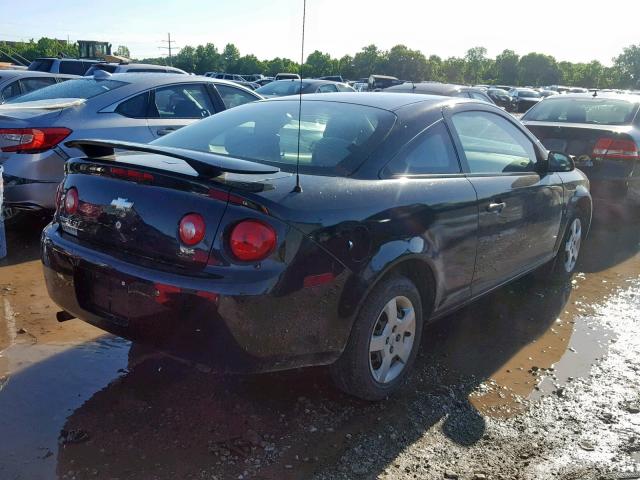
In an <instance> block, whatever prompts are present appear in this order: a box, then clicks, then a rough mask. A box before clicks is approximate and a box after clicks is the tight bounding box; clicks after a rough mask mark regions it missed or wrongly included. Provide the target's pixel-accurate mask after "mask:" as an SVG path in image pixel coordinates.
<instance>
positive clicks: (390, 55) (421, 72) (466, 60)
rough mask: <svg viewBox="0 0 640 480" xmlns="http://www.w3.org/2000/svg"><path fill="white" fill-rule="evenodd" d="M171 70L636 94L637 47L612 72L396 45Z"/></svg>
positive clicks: (202, 61) (222, 54)
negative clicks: (351, 52) (380, 77)
mask: <svg viewBox="0 0 640 480" xmlns="http://www.w3.org/2000/svg"><path fill="white" fill-rule="evenodd" d="M144 61H145V62H150V63H164V62H166V61H167V60H166V58H146V59H144ZM172 61H173V65H174V66H176V67H178V68H182V69H183V70H186V71H188V72H195V73H199V74H202V73H204V72H208V71H213V72H228V73H237V74H240V75H245V74H252V73H263V74H264V75H267V76H273V75H276V74H277V73H279V72H290V73H300V74H301V75H302V76H303V77H320V76H324V75H342V76H343V77H344V78H348V79H352V80H356V79H359V78H365V77H368V76H369V75H371V74H372V73H375V74H380V75H393V76H395V77H398V78H400V79H402V80H412V81H416V82H419V81H423V80H431V81H440V82H450V83H461V84H480V83H483V84H496V85H532V86H541V85H554V84H560V85H570V86H574V85H575V86H583V87H591V88H640V45H632V46H630V47H628V48H625V49H624V50H623V52H622V53H621V54H620V55H618V56H617V57H615V58H614V59H613V65H612V66H610V67H609V66H605V65H603V64H602V63H600V62H599V61H597V60H593V61H591V62H589V63H574V62H567V61H561V62H558V61H557V60H556V59H555V58H554V57H553V56H551V55H545V54H542V53H537V52H531V53H528V54H526V55H523V56H519V55H518V54H516V53H515V52H514V51H513V50H504V51H503V52H502V53H500V54H499V55H497V56H496V57H495V58H490V57H488V56H487V50H486V49H485V48H484V47H474V48H471V49H469V50H468V51H467V53H466V55H465V56H464V57H448V58H444V59H443V58H441V57H439V56H438V55H431V56H429V57H427V56H426V55H424V54H423V53H422V52H420V51H419V50H412V49H410V48H408V47H406V46H405V45H396V46H394V47H393V48H391V49H390V50H380V49H379V48H378V47H377V46H375V45H368V46H366V47H364V48H363V49H362V50H360V51H359V52H357V53H356V54H355V55H353V56H351V55H345V56H343V57H341V58H333V57H332V56H331V55H329V54H328V53H323V52H321V51H319V50H316V51H314V52H312V53H311V54H309V56H307V58H306V61H305V63H304V64H302V66H300V64H299V63H297V62H295V61H294V60H291V59H288V58H280V57H277V58H274V59H272V60H259V59H258V58H257V57H256V56H255V55H244V56H241V55H240V52H239V50H238V49H237V48H236V46H235V45H233V44H227V45H226V46H225V47H224V49H223V50H221V51H219V50H218V49H217V48H216V46H215V45H214V44H212V43H208V44H206V45H199V46H197V47H195V48H194V47H184V48H183V49H181V50H180V52H179V53H178V54H177V55H175V56H174V57H173V59H172Z"/></svg>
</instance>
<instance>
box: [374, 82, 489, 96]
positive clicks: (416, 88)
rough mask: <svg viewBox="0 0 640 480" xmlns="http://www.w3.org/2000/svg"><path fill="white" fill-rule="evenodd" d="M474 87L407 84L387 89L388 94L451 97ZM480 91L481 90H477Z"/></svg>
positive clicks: (429, 83)
mask: <svg viewBox="0 0 640 480" xmlns="http://www.w3.org/2000/svg"><path fill="white" fill-rule="evenodd" d="M471 88H472V87H465V86H464V85H456V84H453V83H439V82H420V83H413V82H405V83H403V84H400V85H394V86H393V87H389V88H385V91H388V92H409V93H410V92H414V93H428V94H433V95H444V96H449V95H451V94H453V93H457V92H459V91H461V90H462V89H471ZM477 90H479V89H477Z"/></svg>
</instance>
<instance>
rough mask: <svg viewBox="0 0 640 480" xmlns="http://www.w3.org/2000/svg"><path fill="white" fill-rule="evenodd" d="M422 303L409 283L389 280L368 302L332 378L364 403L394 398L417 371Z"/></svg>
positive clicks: (393, 279)
mask: <svg viewBox="0 0 640 480" xmlns="http://www.w3.org/2000/svg"><path fill="white" fill-rule="evenodd" d="M422 324H423V321H422V303H421V301H420V294H419V292H418V290H417V288H416V287H415V285H414V284H413V283H412V282H411V281H410V280H408V279H407V278H404V277H394V278H390V279H387V280H384V281H383V282H382V283H381V284H379V285H378V286H376V287H375V288H374V289H373V290H372V291H371V293H370V294H369V295H368V297H367V298H366V299H365V302H364V306H363V307H362V309H361V311H360V313H359V315H358V317H357V318H356V321H355V323H354V325H353V328H352V331H351V336H350V337H349V341H348V342H347V346H346V348H345V350H344V352H343V354H342V356H341V357H340V359H339V360H338V361H337V362H336V363H335V364H333V365H332V366H331V375H332V378H333V380H334V382H335V383H336V385H337V386H338V388H340V389H341V390H343V391H344V392H346V393H348V394H351V395H354V396H356V397H360V398H362V399H365V400H381V399H383V398H385V397H387V396H388V395H391V394H392V393H394V392H395V391H396V390H398V388H399V387H400V385H401V384H402V382H403V380H404V379H405V378H406V376H407V374H408V373H409V371H410V370H411V367H412V366H413V362H414V361H415V358H416V355H417V352H418V348H419V345H420V338H421V336H422Z"/></svg>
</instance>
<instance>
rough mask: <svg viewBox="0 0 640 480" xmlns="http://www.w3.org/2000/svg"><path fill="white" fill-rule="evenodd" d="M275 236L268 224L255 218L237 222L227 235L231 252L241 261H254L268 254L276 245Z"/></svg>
mask: <svg viewBox="0 0 640 480" xmlns="http://www.w3.org/2000/svg"><path fill="white" fill-rule="evenodd" d="M276 243H277V236H276V232H275V230H274V229H273V228H272V227H270V226H269V225H267V224H265V223H262V222H259V221H257V220H243V221H242V222H240V223H238V224H237V225H236V226H235V227H233V230H232V231H231V235H230V237H229V246H230V247H231V253H233V255H234V256H235V257H236V258H237V259H238V260H242V261H243V262H255V261H259V260H263V259H265V258H267V256H269V254H270V253H271V252H273V250H274V249H275V247H276Z"/></svg>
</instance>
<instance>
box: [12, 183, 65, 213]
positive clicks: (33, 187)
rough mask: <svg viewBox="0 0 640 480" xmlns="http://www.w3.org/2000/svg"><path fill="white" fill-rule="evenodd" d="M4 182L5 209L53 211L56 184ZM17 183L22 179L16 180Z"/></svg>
mask: <svg viewBox="0 0 640 480" xmlns="http://www.w3.org/2000/svg"><path fill="white" fill-rule="evenodd" d="M13 180H14V179H13V178H10V179H9V181H6V180H5V188H4V201H5V205H6V206H7V207H14V208H18V209H21V210H55V198H56V189H57V188H58V183H57V182H33V183H17V184H16V183H15V181H13ZM18 181H19V182H21V181H24V179H18Z"/></svg>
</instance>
